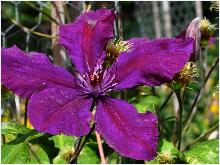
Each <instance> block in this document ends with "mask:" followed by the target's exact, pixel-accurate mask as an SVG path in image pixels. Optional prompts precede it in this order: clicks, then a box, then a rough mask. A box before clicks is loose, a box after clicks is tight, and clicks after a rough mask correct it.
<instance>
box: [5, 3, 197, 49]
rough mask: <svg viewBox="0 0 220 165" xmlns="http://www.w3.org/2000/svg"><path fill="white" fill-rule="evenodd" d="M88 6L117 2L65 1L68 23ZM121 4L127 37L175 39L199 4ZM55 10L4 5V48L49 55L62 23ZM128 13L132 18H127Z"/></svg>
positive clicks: (49, 5)
mask: <svg viewBox="0 0 220 165" xmlns="http://www.w3.org/2000/svg"><path fill="white" fill-rule="evenodd" d="M88 4H89V5H90V6H91V8H92V9H93V8H99V7H104V6H106V7H110V8H113V7H114V2H92V3H88V2H87V3H86V2H80V1H79V2H62V5H63V12H64V13H63V14H64V16H65V21H64V23H67V22H71V21H74V19H75V17H76V16H77V15H79V14H80V13H81V12H82V11H83V10H84V9H83V8H85V6H88ZM119 4H120V7H121V13H120V15H121V17H122V24H123V28H124V29H125V30H124V31H125V35H124V36H125V38H126V37H127V38H128V37H130V36H133V37H134V36H135V35H136V36H142V37H143V36H146V37H149V38H155V37H164V36H174V35H176V34H178V33H179V32H180V31H181V30H182V29H183V28H184V27H185V26H186V25H187V24H188V23H189V22H190V20H192V19H193V18H195V17H196V4H195V2H169V3H168V4H166V2H156V1H155V2H138V1H136V2H120V3H119ZM53 8H54V6H53V3H52V2H41V1H36V2H14V1H12V2H2V29H1V37H2V46H3V47H9V46H12V45H13V44H17V45H18V46H19V47H20V48H21V49H23V50H26V51H33V50H37V51H41V52H44V53H48V51H49V49H50V48H51V44H52V42H51V38H50V37H49V36H48V35H51V32H52V31H51V24H53V23H54V22H57V20H58V19H57V18H56V17H55V16H54V13H53V14H52V10H53ZM129 8H132V10H133V12H130V11H129ZM61 14H62V13H61ZM128 14H130V16H127V15H128ZM123 18H124V19H123ZM167 27H168V29H167V30H166V28H167ZM169 27H170V29H169ZM126 29H128V31H126ZM38 32H39V33H43V34H45V35H40V34H39V33H38ZM53 35H55V34H53Z"/></svg>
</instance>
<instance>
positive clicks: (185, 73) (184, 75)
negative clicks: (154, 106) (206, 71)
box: [173, 62, 198, 86]
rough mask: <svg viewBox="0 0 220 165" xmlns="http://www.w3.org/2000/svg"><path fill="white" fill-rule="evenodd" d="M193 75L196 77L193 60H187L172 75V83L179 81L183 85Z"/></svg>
mask: <svg viewBox="0 0 220 165" xmlns="http://www.w3.org/2000/svg"><path fill="white" fill-rule="evenodd" d="M193 77H198V71H197V68H196V65H195V64H194V63H193V62H188V63H187V64H186V65H185V66H184V68H183V69H182V70H181V71H180V72H179V73H177V74H176V75H175V76H174V79H173V83H179V84H181V85H182V86H183V85H186V84H187V83H188V82H189V80H190V79H191V78H193Z"/></svg>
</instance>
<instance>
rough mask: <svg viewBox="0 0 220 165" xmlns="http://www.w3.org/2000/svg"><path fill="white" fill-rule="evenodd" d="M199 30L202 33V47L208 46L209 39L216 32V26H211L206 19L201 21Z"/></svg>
mask: <svg viewBox="0 0 220 165" xmlns="http://www.w3.org/2000/svg"><path fill="white" fill-rule="evenodd" d="M199 28H200V31H201V46H207V45H208V42H209V39H210V38H211V37H212V35H213V33H214V31H215V30H216V27H215V25H213V24H211V23H210V22H209V20H207V19H206V18H205V19H203V20H202V21H200V24H199Z"/></svg>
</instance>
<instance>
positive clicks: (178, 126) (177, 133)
mask: <svg viewBox="0 0 220 165" xmlns="http://www.w3.org/2000/svg"><path fill="white" fill-rule="evenodd" d="M175 94H176V96H177V100H178V103H179V109H178V111H177V114H176V122H175V125H174V131H173V132H174V134H173V143H174V145H175V146H176V143H177V142H178V144H177V149H178V150H180V148H181V138H182V112H183V103H182V98H181V94H180V90H178V91H175Z"/></svg>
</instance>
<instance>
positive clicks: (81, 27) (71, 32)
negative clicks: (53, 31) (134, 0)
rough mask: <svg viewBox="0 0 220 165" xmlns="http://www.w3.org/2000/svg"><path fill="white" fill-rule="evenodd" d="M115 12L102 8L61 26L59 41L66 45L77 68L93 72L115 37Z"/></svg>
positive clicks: (82, 71) (80, 70)
mask: <svg viewBox="0 0 220 165" xmlns="http://www.w3.org/2000/svg"><path fill="white" fill-rule="evenodd" d="M114 18H115V15H114V12H113V11H112V10H107V9H100V10H97V11H89V12H86V13H83V14H82V15H80V16H79V17H78V18H77V19H76V21H75V22H74V23H71V24H66V25H61V26H60V38H59V43H60V44H61V45H63V46H65V47H66V49H67V53H68V55H69V56H70V58H71V59H72V62H73V64H74V65H75V67H76V70H77V71H79V72H81V73H84V72H93V71H94V68H95V67H96V63H97V61H98V60H100V58H101V59H103V58H104V57H102V55H103V50H104V47H105V45H106V44H107V42H108V40H109V39H112V38H113V37H114V35H113V25H114Z"/></svg>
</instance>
